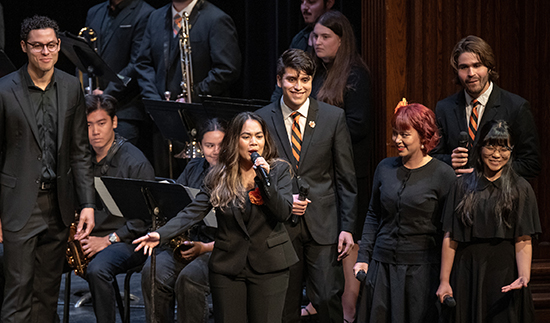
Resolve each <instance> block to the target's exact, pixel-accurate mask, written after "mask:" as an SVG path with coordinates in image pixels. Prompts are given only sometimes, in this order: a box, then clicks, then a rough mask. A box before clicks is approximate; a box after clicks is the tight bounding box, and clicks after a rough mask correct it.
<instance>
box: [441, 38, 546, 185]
mask: <svg viewBox="0 0 550 323" xmlns="http://www.w3.org/2000/svg"><path fill="white" fill-rule="evenodd" d="M451 66H452V67H453V69H454V71H455V72H456V82H457V84H460V85H462V87H463V88H464V90H463V91H459V92H458V93H456V94H454V95H451V96H450V97H448V98H446V99H444V100H441V101H439V102H438V103H437V106H436V108H435V115H436V119H437V123H438V127H439V132H440V135H441V140H440V141H439V144H438V145H437V147H436V148H434V149H433V150H432V151H431V152H430V154H431V155H432V156H434V157H436V158H438V159H441V160H443V161H445V162H446V163H448V164H449V165H451V166H452V167H453V168H454V169H455V173H456V174H457V175H460V174H464V173H470V172H472V170H473V169H472V168H471V167H472V164H471V161H468V152H469V151H473V150H472V147H474V146H475V145H476V144H478V141H479V138H478V136H476V134H477V129H481V128H482V127H483V125H485V124H486V123H487V122H489V121H491V120H504V121H506V122H507V123H508V124H509V125H510V129H511V130H512V136H513V138H512V139H513V144H514V149H513V152H512V157H513V159H512V168H513V169H514V170H515V171H516V172H517V173H518V174H519V175H520V176H522V177H525V178H527V179H531V178H534V177H536V176H537V175H538V174H539V173H540V170H541V164H540V148H539V139H538V136H537V130H536V126H535V121H534V119H533V114H532V113H531V108H530V104H529V102H527V100H525V99H523V98H521V97H520V96H518V95H516V94H513V93H510V92H508V91H505V90H503V89H501V88H500V87H498V86H497V85H496V84H495V83H494V81H495V80H496V79H497V78H498V73H497V72H496V62H495V55H494V54H493V50H492V49H491V46H489V44H487V42H485V41H484V40H483V39H481V38H479V37H476V36H468V37H466V38H463V39H461V40H460V41H459V42H458V43H457V44H456V45H455V47H454V49H453V51H452V53H451ZM461 132H464V133H466V134H467V137H468V142H467V144H466V147H459V140H460V139H459V138H460V133H461Z"/></svg>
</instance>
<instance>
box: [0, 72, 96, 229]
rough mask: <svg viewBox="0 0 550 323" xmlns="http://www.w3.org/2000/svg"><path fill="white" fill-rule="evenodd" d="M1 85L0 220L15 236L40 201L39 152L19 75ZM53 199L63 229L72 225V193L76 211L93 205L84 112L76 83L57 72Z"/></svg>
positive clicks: (40, 166) (32, 112)
mask: <svg viewBox="0 0 550 323" xmlns="http://www.w3.org/2000/svg"><path fill="white" fill-rule="evenodd" d="M26 68H27V65H25V66H23V67H22V68H21V69H19V70H18V71H16V72H13V73H11V74H9V75H7V76H5V77H3V78H2V79H0V147H1V148H0V149H1V153H0V155H1V156H2V159H1V162H0V170H1V173H0V184H1V185H0V216H1V218H2V227H3V229H5V230H9V231H18V230H20V229H21V228H23V226H24V225H25V224H26V223H27V221H28V219H29V217H30V216H31V213H32V210H33V207H34V205H35V202H36V198H37V196H38V189H39V185H40V178H41V173H42V161H41V157H42V150H41V148H40V144H39V141H38V126H37V124H36V118H35V115H34V108H33V106H32V103H31V101H30V98H29V91H28V88H27V86H26V84H25V81H24V75H23V73H24V72H23V71H24V69H26ZM54 75H55V81H56V82H57V108H58V115H57V117H58V125H57V151H58V154H57V169H56V174H57V197H58V204H59V208H60V212H61V216H62V217H63V222H64V223H65V225H67V226H68V225H70V224H71V222H72V221H74V214H75V213H74V212H75V208H76V206H75V201H76V200H75V192H76V195H77V197H78V202H80V205H84V204H93V203H94V185H93V176H92V167H91V159H90V150H89V148H88V128H87V122H86V106H85V103H84V95H83V93H82V89H81V88H80V82H78V80H77V79H76V78H75V77H74V76H71V75H69V74H67V73H65V72H62V71H60V70H58V69H55V71H54Z"/></svg>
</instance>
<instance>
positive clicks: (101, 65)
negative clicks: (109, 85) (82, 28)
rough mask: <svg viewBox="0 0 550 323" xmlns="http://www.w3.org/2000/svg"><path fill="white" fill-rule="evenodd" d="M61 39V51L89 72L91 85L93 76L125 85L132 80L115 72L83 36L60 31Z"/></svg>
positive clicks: (81, 69)
mask: <svg viewBox="0 0 550 323" xmlns="http://www.w3.org/2000/svg"><path fill="white" fill-rule="evenodd" d="M59 39H61V52H62V53H63V54H65V56H67V58H68V59H69V60H70V61H71V62H72V63H73V64H74V65H75V66H76V67H77V68H78V69H79V70H80V71H81V72H82V73H88V75H89V77H88V78H89V82H90V83H89V84H90V86H91V84H92V81H91V79H92V78H93V76H97V77H99V78H102V79H104V80H106V81H110V82H114V83H117V84H120V85H124V86H126V85H128V83H129V82H130V81H131V78H129V77H125V76H122V75H119V74H117V73H115V72H113V70H112V69H111V68H110V67H109V65H107V63H105V61H104V60H103V59H102V58H101V56H99V54H98V53H97V52H96V51H95V50H94V49H93V48H92V47H90V44H88V43H87V42H86V41H85V40H84V39H83V38H80V37H78V36H75V35H73V34H71V33H69V32H67V31H64V32H61V33H59Z"/></svg>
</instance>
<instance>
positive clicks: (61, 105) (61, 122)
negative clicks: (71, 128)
mask: <svg viewBox="0 0 550 323" xmlns="http://www.w3.org/2000/svg"><path fill="white" fill-rule="evenodd" d="M54 73H56V72H54ZM56 74H57V75H56V76H55V79H56V83H57V87H56V88H57V148H58V149H59V148H60V147H61V143H62V142H63V130H65V115H66V114H67V108H68V106H69V102H68V101H67V100H68V98H69V95H67V93H68V91H69V90H68V89H67V85H66V82H63V81H62V79H63V77H62V74H61V73H56Z"/></svg>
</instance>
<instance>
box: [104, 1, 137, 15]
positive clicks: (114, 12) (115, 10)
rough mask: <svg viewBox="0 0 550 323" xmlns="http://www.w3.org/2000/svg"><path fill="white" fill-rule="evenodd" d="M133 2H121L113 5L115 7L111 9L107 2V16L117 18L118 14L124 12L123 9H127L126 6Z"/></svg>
mask: <svg viewBox="0 0 550 323" xmlns="http://www.w3.org/2000/svg"><path fill="white" fill-rule="evenodd" d="M132 1H133V0H122V1H121V2H120V3H119V4H117V5H115V7H114V8H113V7H111V3H110V2H109V3H108V4H107V8H108V9H109V15H111V16H118V14H119V13H120V12H121V11H122V10H124V8H126V7H128V5H129V4H130V3H131V2H132Z"/></svg>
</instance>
